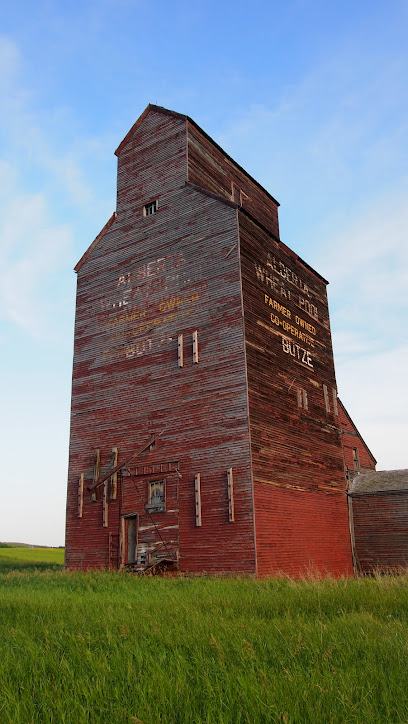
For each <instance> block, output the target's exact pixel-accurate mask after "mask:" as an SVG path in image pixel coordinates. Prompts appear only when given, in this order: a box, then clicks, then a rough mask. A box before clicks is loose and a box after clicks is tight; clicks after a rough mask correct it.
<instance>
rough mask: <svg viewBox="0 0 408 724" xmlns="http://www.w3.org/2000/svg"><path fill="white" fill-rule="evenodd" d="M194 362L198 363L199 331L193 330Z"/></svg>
mask: <svg viewBox="0 0 408 724" xmlns="http://www.w3.org/2000/svg"><path fill="white" fill-rule="evenodd" d="M193 364H198V331H197V330H195V331H194V332H193Z"/></svg>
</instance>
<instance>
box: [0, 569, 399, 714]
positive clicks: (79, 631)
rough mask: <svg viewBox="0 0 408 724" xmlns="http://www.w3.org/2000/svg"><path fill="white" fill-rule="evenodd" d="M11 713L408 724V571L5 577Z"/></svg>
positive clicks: (1, 675) (4, 701)
mask: <svg viewBox="0 0 408 724" xmlns="http://www.w3.org/2000/svg"><path fill="white" fill-rule="evenodd" d="M0 611H1V614H0V615H1V620H2V624H3V626H2V628H1V651H2V652H3V653H2V656H1V657H0V721H1V722H2V723H3V722H10V723H13V724H19V723H20V722H21V723H23V722H24V724H28V723H31V722H56V723H58V724H59V723H60V722H61V723H62V724H63V723H65V722H66V723H68V722H69V723H70V724H71V723H72V724H82V722H92V724H94V723H99V722H107V723H108V722H109V723H110V724H121V723H122V722H123V723H125V722H126V723H129V724H132V722H138V721H140V722H143V724H158V723H162V724H165V723H166V724H178V723H179V722H180V723H181V722H183V723H184V722H192V723H194V724H201V723H203V724H204V723H206V724H218V723H227V722H228V723H233V724H235V723H236V724H241V723H242V722H246V723H250V724H252V723H257V722H285V723H286V724H287V723H289V722H290V723H293V724H298V723H299V722H322V723H323V722H324V724H329V723H330V722H333V723H337V722H338V723H339V724H340V722H341V724H344V723H345V722H362V723H363V722H364V724H367V723H368V722H370V723H371V722H406V721H407V720H408V686H407V672H408V578H407V577H400V578H391V577H387V578H383V579H378V580H376V579H365V580H358V581H353V580H347V581H333V580H324V581H320V582H319V581H318V582H311V581H303V582H294V581H291V580H286V579H274V580H259V581H254V580H250V579H227V580H225V579H216V578H208V579H200V578H190V579H188V578H175V579H170V578H136V577H133V576H129V575H126V574H120V573H109V572H106V573H75V574H72V573H58V572H57V573H55V572H44V573H39V572H37V573H21V572H20V573H19V572H16V573H9V574H8V575H5V576H2V577H0Z"/></svg>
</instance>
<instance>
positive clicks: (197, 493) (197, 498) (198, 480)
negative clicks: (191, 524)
mask: <svg viewBox="0 0 408 724" xmlns="http://www.w3.org/2000/svg"><path fill="white" fill-rule="evenodd" d="M194 494H195V521H196V526H197V527H200V526H201V474H200V473H196V475H195V476H194Z"/></svg>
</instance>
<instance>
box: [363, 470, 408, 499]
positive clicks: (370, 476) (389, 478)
mask: <svg viewBox="0 0 408 724" xmlns="http://www.w3.org/2000/svg"><path fill="white" fill-rule="evenodd" d="M404 490H406V491H407V492H408V470H379V471H378V472H376V471H375V470H373V471H371V472H368V473H360V474H359V475H356V476H355V478H354V479H353V482H352V483H351V485H350V491H349V494H351V495H353V494H354V495H362V494H363V493H380V492H381V493H391V492H401V491H404Z"/></svg>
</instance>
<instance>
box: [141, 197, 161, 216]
mask: <svg viewBox="0 0 408 724" xmlns="http://www.w3.org/2000/svg"><path fill="white" fill-rule="evenodd" d="M157 209H158V204H157V199H156V200H155V201H150V202H149V203H148V204H145V206H143V216H151V215H152V214H155V213H156V211H157Z"/></svg>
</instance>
